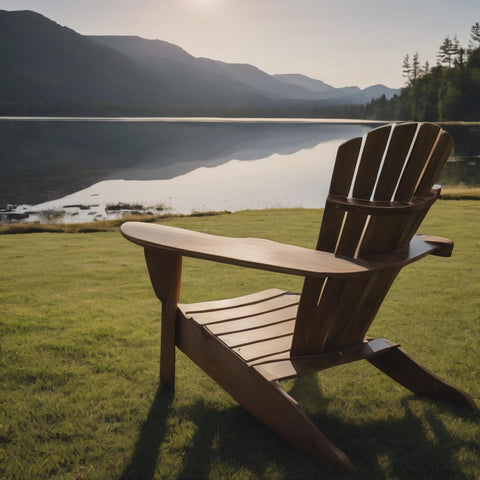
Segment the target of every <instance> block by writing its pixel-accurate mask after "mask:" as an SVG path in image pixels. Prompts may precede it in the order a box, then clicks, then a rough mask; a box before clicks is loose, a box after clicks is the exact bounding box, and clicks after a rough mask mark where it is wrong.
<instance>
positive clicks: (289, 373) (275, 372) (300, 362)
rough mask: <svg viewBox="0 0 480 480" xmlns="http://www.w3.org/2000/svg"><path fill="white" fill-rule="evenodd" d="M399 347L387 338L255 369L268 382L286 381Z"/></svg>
mask: <svg viewBox="0 0 480 480" xmlns="http://www.w3.org/2000/svg"><path fill="white" fill-rule="evenodd" d="M395 347H398V345H397V344H396V343H393V342H390V341H389V340H387V339H385V338H377V339H375V340H370V341H369V342H368V343H364V344H362V343H360V344H359V345H356V346H354V347H353V348H350V349H348V350H345V351H340V352H338V351H337V352H333V353H325V354H322V355H311V356H309V357H303V358H295V359H279V360H277V361H268V362H264V361H259V362H258V363H256V364H255V366H254V368H255V370H257V372H259V373H260V374H261V375H262V376H264V377H265V378H266V379H267V380H268V381H270V382H272V381H275V380H285V379H287V378H296V377H299V376H301V375H307V374H309V373H312V372H316V371H318V370H325V369H327V368H331V367H335V366H337V365H342V364H344V363H349V362H354V361H356V360H361V359H367V358H372V357H374V356H375V355H378V354H379V353H381V352H385V351H387V350H391V349H392V348H395Z"/></svg>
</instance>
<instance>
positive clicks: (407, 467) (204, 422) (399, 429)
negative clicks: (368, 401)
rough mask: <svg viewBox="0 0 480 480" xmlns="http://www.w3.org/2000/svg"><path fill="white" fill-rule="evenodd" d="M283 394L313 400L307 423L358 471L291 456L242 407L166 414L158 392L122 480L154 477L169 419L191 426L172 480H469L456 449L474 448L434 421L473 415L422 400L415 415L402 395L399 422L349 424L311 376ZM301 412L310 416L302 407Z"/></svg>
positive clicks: (164, 398) (166, 400)
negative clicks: (212, 475) (240, 478)
mask: <svg viewBox="0 0 480 480" xmlns="http://www.w3.org/2000/svg"><path fill="white" fill-rule="evenodd" d="M289 393H290V394H291V395H292V396H293V397H294V398H296V399H298V400H299V402H300V404H302V397H303V398H304V399H305V400H306V403H308V402H310V404H312V402H313V399H316V405H315V407H314V410H315V411H317V410H318V413H314V414H311V413H310V416H311V418H312V420H313V421H314V422H315V423H316V424H317V425H318V426H319V428H320V429H321V430H322V432H323V433H325V434H326V435H327V436H328V437H329V438H330V439H331V440H332V441H333V442H334V443H335V444H336V445H337V446H339V447H340V448H341V449H342V450H343V451H344V452H345V453H346V454H347V455H348V456H349V457H350V459H351V460H352V462H353V464H354V465H355V468H356V470H355V471H354V472H353V473H348V472H346V471H344V470H343V469H342V468H341V467H337V466H335V465H331V464H329V463H327V462H320V461H316V460H314V459H311V458H308V457H305V456H303V455H300V454H298V453H296V452H295V451H293V449H291V448H290V447H289V446H288V445H287V444H286V443H285V442H283V441H282V440H281V439H280V438H279V437H277V436H276V435H275V434H274V433H272V432H271V431H270V430H269V429H268V428H266V427H264V426H263V425H262V424H261V423H260V422H258V421H257V420H256V419H254V418H253V417H252V416H251V415H250V414H249V413H248V412H247V411H246V410H244V409H243V408H242V407H240V406H235V407H230V408H225V409H219V408H216V407H214V406H210V405H207V404H205V403H204V402H203V401H201V400H200V401H197V402H196V403H194V404H192V405H189V406H188V407H184V408H181V409H178V410H175V411H174V410H173V409H172V410H171V411H170V402H171V399H172V397H171V396H169V395H168V394H165V393H163V392H162V390H161V389H159V390H158V391H157V394H156V396H155V399H154V401H153V404H152V407H151V409H150V412H149V414H148V417H147V419H146V420H145V423H144V424H143V425H142V427H141V429H140V434H139V438H138V441H137V444H136V446H135V451H134V453H133V456H132V459H131V461H130V463H129V465H128V466H127V467H126V469H125V471H124V472H123V475H122V477H121V478H122V480H132V479H142V480H151V479H153V478H154V477H155V472H156V465H157V460H158V457H159V453H160V448H161V445H162V442H163V440H164V438H165V433H166V432H165V430H166V419H167V416H168V415H174V416H176V417H178V418H180V419H184V420H188V421H190V422H192V423H193V424H194V425H195V427H196V429H195V433H194V435H193V438H192V440H191V442H190V443H189V445H188V446H187V447H186V450H185V452H184V454H183V460H182V465H181V467H180V473H179V474H178V475H177V476H176V477H175V478H176V479H177V480H186V479H198V480H201V479H206V478H208V477H209V472H210V470H211V468H212V467H214V466H216V467H217V469H223V470H222V471H221V473H219V474H218V476H219V478H229V477H232V476H233V475H234V474H235V473H238V472H245V478H266V477H272V478H282V479H292V480H293V479H316V478H322V479H342V478H345V479H369V480H370V479H372V480H376V479H387V478H396V479H399V480H407V479H408V480H411V479H413V478H422V479H430V478H431V479H433V478H435V479H436V478H438V479H443V478H445V479H447V478H448V479H458V480H463V479H465V480H467V479H468V478H469V477H467V476H466V475H465V474H464V473H463V472H462V470H461V467H460V465H459V464H458V462H457V461H456V455H457V454H458V452H459V451H460V450H461V449H462V448H463V449H467V450H471V451H475V449H476V448H477V446H476V445H474V444H473V442H472V443H469V442H468V441H462V440H461V439H458V438H453V437H452V435H451V434H450V433H449V432H448V431H447V429H446V428H445V426H444V424H443V422H442V420H441V419H440V415H439V414H441V413H444V412H448V411H451V410H452V409H454V410H455V411H454V414H455V415H460V417H462V416H463V418H466V419H471V418H473V417H472V414H466V413H465V414H464V413H463V412H461V411H460V410H458V409H456V408H455V407H450V406H449V405H447V404H442V403H440V402H438V403H437V402H430V400H427V399H425V400H421V401H422V402H426V403H425V409H424V412H423V414H422V415H421V416H416V415H415V414H414V412H413V411H412V408H411V406H410V402H411V401H412V399H414V398H415V397H413V395H410V394H409V393H408V392H406V395H405V398H404V400H403V401H402V408H403V411H404V415H403V417H402V418H401V419H398V420H397V419H390V418H386V419H385V420H380V421H378V420H377V421H375V422H369V423H361V424H358V422H357V423H356V424H354V423H353V422H352V421H347V420H345V419H344V418H341V417H340V416H335V415H332V414H331V413H328V411H327V407H328V404H329V399H327V398H326V397H325V396H324V395H323V394H322V392H321V389H320V386H319V383H318V381H317V378H316V377H315V376H307V377H302V378H298V379H296V380H295V381H294V382H293V387H292V388H291V389H290V391H289ZM429 403H430V405H429ZM304 405H305V404H304ZM305 406H306V407H307V411H308V405H305ZM317 407H318V408H317ZM392 408H393V407H392ZM426 432H428V433H426ZM379 457H382V462H383V465H379V460H378V459H379ZM157 473H161V472H157ZM162 478H163V477H162Z"/></svg>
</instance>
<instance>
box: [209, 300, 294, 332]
mask: <svg viewBox="0 0 480 480" xmlns="http://www.w3.org/2000/svg"><path fill="white" fill-rule="evenodd" d="M297 309H298V305H292V306H290V307H286V308H282V309H280V310H275V311H273V312H267V313H262V314H259V315H255V316H254V317H247V318H241V319H238V320H231V321H226V322H220V323H214V324H212V325H208V327H207V328H208V330H209V331H210V332H211V333H213V334H214V335H224V334H226V333H234V332H241V331H244V330H251V329H253V328H258V327H265V326H267V325H274V324H275V323H281V322H285V321H287V320H294V319H295V317H296V315H297Z"/></svg>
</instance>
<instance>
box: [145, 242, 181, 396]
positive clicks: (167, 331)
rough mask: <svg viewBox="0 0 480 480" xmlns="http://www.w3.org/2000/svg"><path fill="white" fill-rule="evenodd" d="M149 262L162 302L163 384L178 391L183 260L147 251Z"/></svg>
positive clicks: (161, 376) (154, 283)
mask: <svg viewBox="0 0 480 480" xmlns="http://www.w3.org/2000/svg"><path fill="white" fill-rule="evenodd" d="M145 260H146V262H147V267H148V273H149V275H150V280H151V281H152V286H153V289H154V291H155V294H156V295H157V297H158V298H159V300H160V301H161V302H162V327H161V350H160V383H161V385H162V386H163V387H165V388H168V389H171V390H173V389H174V388H175V327H176V312H177V304H178V299H179V297H180V283H181V274H182V256H181V255H178V254H173V253H165V252H160V251H158V250H154V249H149V248H145Z"/></svg>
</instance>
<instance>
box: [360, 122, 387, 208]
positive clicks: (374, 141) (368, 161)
mask: <svg viewBox="0 0 480 480" xmlns="http://www.w3.org/2000/svg"><path fill="white" fill-rule="evenodd" d="M391 131H392V125H385V126H383V127H379V128H376V129H375V130H372V131H370V132H369V133H368V135H367V138H366V140H365V145H364V147H363V152H362V158H361V159H360V163H359V166H358V171H357V176H356V178H355V185H354V187H353V194H352V196H353V198H362V199H364V200H369V199H370V196H371V195H372V192H373V187H374V186H375V182H376V180H377V173H378V169H379V167H380V163H381V161H382V159H383V156H384V154H385V149H386V147H387V142H388V139H389V137H390V133H391Z"/></svg>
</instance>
